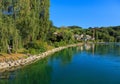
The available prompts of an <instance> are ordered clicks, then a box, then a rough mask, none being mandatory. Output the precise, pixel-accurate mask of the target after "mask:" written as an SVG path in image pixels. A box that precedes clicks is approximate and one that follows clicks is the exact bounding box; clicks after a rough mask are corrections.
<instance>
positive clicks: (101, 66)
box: [0, 43, 120, 84]
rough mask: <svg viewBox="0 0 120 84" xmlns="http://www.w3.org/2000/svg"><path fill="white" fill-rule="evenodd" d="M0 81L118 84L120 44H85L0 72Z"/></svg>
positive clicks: (10, 83) (12, 83)
mask: <svg viewBox="0 0 120 84" xmlns="http://www.w3.org/2000/svg"><path fill="white" fill-rule="evenodd" d="M0 84H120V44H119V43H108V44H107V43H106V44H85V45H84V46H78V47H73V48H68V49H64V50H62V51H60V52H57V53H55V54H53V55H51V56H49V57H47V58H45V59H43V60H40V61H38V62H36V63H34V64H31V65H28V66H25V67H23V68H20V69H17V70H15V71H11V72H4V73H0Z"/></svg>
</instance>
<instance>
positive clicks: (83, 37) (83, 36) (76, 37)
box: [74, 34, 95, 41]
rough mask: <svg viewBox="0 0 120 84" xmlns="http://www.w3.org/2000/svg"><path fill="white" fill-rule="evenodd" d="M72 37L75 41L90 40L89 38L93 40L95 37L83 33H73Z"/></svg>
mask: <svg viewBox="0 0 120 84" xmlns="http://www.w3.org/2000/svg"><path fill="white" fill-rule="evenodd" d="M74 38H75V39H76V40H77V41H90V40H92V41H93V40H95V38H93V37H92V36H90V35H84V34H81V35H78V34H75V35H74Z"/></svg>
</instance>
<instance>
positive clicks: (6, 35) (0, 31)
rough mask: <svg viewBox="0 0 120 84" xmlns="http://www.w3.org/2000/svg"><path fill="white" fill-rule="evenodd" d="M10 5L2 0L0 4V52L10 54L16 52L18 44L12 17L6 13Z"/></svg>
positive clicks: (18, 38)
mask: <svg viewBox="0 0 120 84" xmlns="http://www.w3.org/2000/svg"><path fill="white" fill-rule="evenodd" d="M10 4H11V2H7V1H4V0H2V1H1V3H0V8H1V10H2V12H0V39H1V40H0V51H1V52H8V51H9V53H11V51H12V52H16V51H17V49H19V44H20V36H19V31H18V30H17V29H16V25H15V23H14V19H13V17H12V16H11V15H10V14H9V12H8V10H9V7H10ZM4 12H5V13H4ZM7 12H8V13H7ZM10 48H11V50H10Z"/></svg>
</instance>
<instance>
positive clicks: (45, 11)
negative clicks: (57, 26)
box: [39, 0, 50, 40]
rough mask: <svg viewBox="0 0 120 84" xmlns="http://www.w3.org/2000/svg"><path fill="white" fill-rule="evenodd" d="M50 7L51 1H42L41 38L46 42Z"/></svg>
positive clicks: (40, 15) (40, 14) (40, 17)
mask: <svg viewBox="0 0 120 84" xmlns="http://www.w3.org/2000/svg"><path fill="white" fill-rule="evenodd" d="M49 7H50V1H49V0H40V4H39V8H40V13H39V22H40V27H39V38H41V39H43V40H46V39H47V34H48V30H49V24H50V21H49Z"/></svg>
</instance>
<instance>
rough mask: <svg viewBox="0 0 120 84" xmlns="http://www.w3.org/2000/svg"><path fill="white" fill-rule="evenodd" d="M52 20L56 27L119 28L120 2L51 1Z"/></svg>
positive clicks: (100, 0) (87, 0)
mask: <svg viewBox="0 0 120 84" xmlns="http://www.w3.org/2000/svg"><path fill="white" fill-rule="evenodd" d="M50 20H52V21H53V23H54V25H56V26H70V25H78V26H81V27H84V28H87V27H97V26H98V27H101V26H118V25H120V0H51V8H50Z"/></svg>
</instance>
